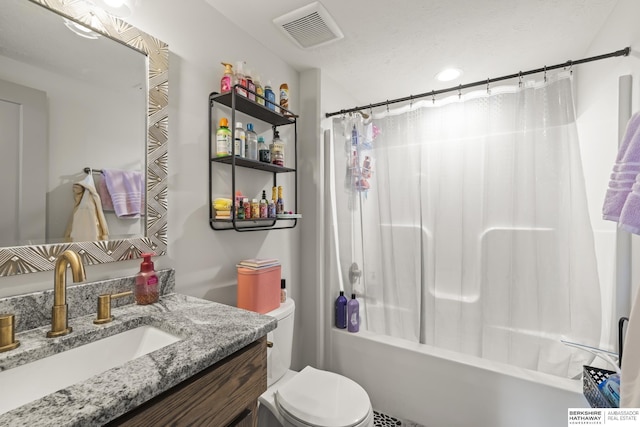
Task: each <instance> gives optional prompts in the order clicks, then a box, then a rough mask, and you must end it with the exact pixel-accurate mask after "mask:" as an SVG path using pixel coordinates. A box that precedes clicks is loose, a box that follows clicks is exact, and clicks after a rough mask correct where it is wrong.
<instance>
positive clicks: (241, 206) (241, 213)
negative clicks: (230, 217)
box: [236, 199, 246, 219]
mask: <svg viewBox="0 0 640 427" xmlns="http://www.w3.org/2000/svg"><path fill="white" fill-rule="evenodd" d="M244 200H246V199H244ZM244 200H240V204H239V205H238V213H237V214H236V218H238V219H244V212H245V210H244Z"/></svg>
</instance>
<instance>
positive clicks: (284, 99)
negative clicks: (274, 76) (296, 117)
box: [280, 83, 289, 114]
mask: <svg viewBox="0 0 640 427" xmlns="http://www.w3.org/2000/svg"><path fill="white" fill-rule="evenodd" d="M280 107H282V108H284V110H283V109H280V112H281V113H282V114H288V111H287V110H288V109H289V85H288V84H286V83H282V84H281V85H280Z"/></svg>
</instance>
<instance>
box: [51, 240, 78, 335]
mask: <svg viewBox="0 0 640 427" xmlns="http://www.w3.org/2000/svg"><path fill="white" fill-rule="evenodd" d="M67 266H71V274H72V275H73V281H74V282H82V281H84V280H85V277H86V276H85V273H84V266H83V265H82V260H81V259H80V256H79V255H78V254H77V253H75V252H74V251H72V250H70V249H67V250H66V251H64V252H63V253H62V254H61V255H60V256H59V257H58V259H56V266H55V276H54V282H53V308H51V330H50V331H49V332H47V337H49V338H54V337H61V336H62V335H67V334H68V333H69V332H71V330H72V329H71V327H69V313H68V311H67V308H68V307H67Z"/></svg>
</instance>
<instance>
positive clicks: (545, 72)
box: [544, 65, 547, 83]
mask: <svg viewBox="0 0 640 427" xmlns="http://www.w3.org/2000/svg"><path fill="white" fill-rule="evenodd" d="M544 82H545V83H546V82H547V66H546V65H545V66H544Z"/></svg>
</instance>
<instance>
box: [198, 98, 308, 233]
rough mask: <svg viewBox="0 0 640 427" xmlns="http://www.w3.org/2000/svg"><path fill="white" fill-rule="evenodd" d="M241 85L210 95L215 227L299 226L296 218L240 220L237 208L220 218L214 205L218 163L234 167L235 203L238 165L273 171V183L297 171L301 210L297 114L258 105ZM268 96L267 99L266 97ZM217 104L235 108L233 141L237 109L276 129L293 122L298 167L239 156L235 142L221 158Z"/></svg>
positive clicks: (212, 223)
mask: <svg viewBox="0 0 640 427" xmlns="http://www.w3.org/2000/svg"><path fill="white" fill-rule="evenodd" d="M237 87H238V85H235V86H233V88H232V90H231V91H230V92H226V93H223V94H219V93H217V92H212V93H211V94H210V95H209V225H210V226H211V228H212V229H214V230H236V231H260V230H269V229H271V230H280V229H285V228H293V227H295V226H296V225H297V223H298V221H297V219H295V218H251V219H237V218H236V216H235V212H234V209H233V208H232V210H231V216H230V217H229V219H216V217H215V209H214V208H213V167H214V165H215V164H220V163H223V164H227V165H230V166H231V196H230V198H231V200H233V201H234V202H235V198H234V195H235V194H236V168H238V167H240V168H249V169H257V170H261V171H265V172H270V173H272V174H273V186H274V187H275V186H277V177H278V174H280V173H293V174H294V192H293V194H294V208H295V210H294V212H297V211H298V176H297V172H296V169H297V167H298V149H297V143H298V141H297V139H298V128H297V116H296V115H295V114H293V113H291V112H290V111H289V110H285V109H282V108H281V107H278V108H279V109H280V110H281V111H284V113H286V114H281V113H279V112H276V111H273V110H271V109H269V108H267V107H265V106H264V105H261V104H258V103H257V102H254V101H252V100H250V99H248V98H246V97H244V96H242V95H239V94H238V93H237V91H236V89H237ZM243 89H244V90H247V91H248V92H250V93H252V94H254V95H256V97H260V95H257V94H255V93H254V92H251V91H249V90H248V89H246V88H243ZM263 99H264V98H263ZM216 104H221V105H224V106H226V107H229V108H230V110H231V122H230V123H231V124H232V125H231V126H229V130H230V131H231V140H232V141H233V140H234V139H235V126H233V124H234V123H236V111H239V112H242V113H244V114H246V115H248V116H251V117H253V118H255V119H258V120H260V121H262V122H265V123H269V124H270V125H271V127H272V128H273V129H274V130H275V129H276V128H277V127H278V126H287V125H293V127H294V132H293V133H294V138H293V143H294V153H295V156H294V166H295V167H294V168H289V167H283V166H278V165H274V164H271V163H264V162H260V161H257V160H251V159H246V158H243V157H239V156H236V155H235V144H231V147H232V152H231V155H230V156H223V157H217V156H216V153H215V152H214V150H213V147H214V145H215V141H214V140H213V138H215V124H214V123H215V121H214V120H213V110H214V106H215V105H216Z"/></svg>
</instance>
